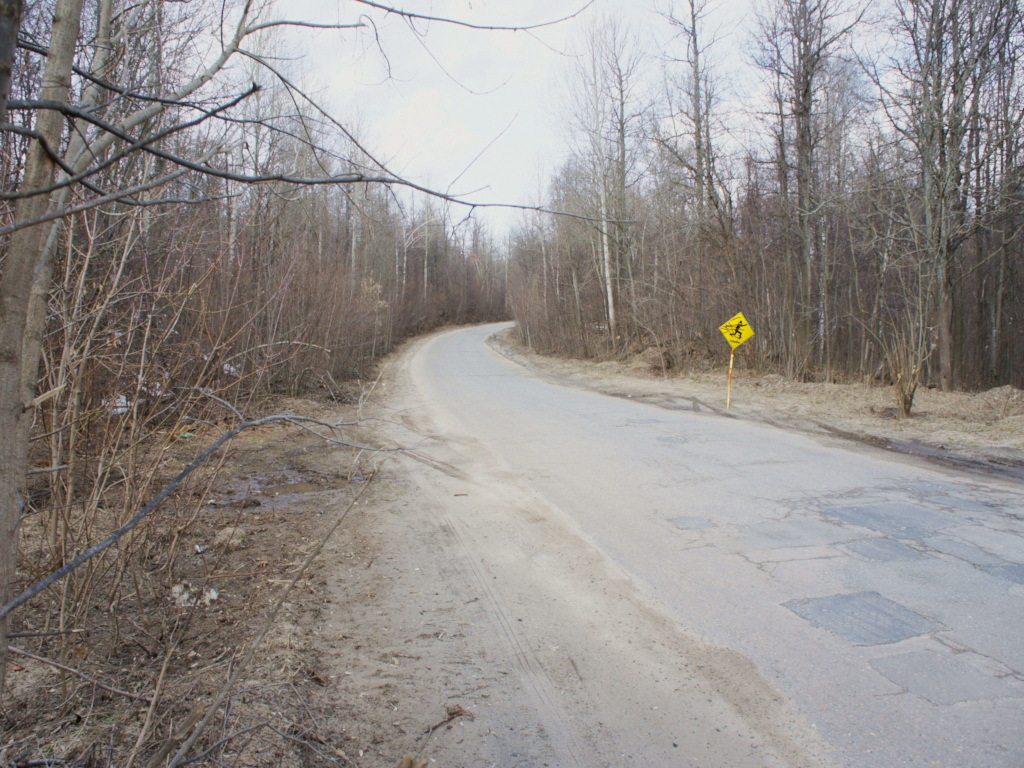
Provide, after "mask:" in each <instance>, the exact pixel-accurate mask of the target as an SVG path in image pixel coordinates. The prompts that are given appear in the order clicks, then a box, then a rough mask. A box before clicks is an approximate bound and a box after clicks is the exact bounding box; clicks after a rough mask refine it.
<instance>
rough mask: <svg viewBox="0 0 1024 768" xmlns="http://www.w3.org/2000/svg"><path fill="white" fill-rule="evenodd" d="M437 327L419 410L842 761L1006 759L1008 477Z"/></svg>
mask: <svg viewBox="0 0 1024 768" xmlns="http://www.w3.org/2000/svg"><path fill="white" fill-rule="evenodd" d="M495 329H496V327H495V326H485V327H479V328H471V329H466V330H461V331H457V332H453V333H448V334H444V335H441V336H439V337H437V338H436V339H434V340H433V341H432V343H431V345H430V348H429V353H428V354H425V355H424V359H423V362H422V370H421V371H420V374H419V377H420V381H421V386H422V387H423V388H424V389H425V393H426V395H427V396H428V398H429V399H430V401H431V403H432V407H433V408H435V409H443V410H445V411H446V412H447V413H448V414H449V416H450V418H451V420H452V423H453V424H456V425H458V428H459V429H460V430H464V431H465V433H467V434H472V435H474V436H475V438H476V439H477V440H478V441H479V442H480V444H482V445H483V446H484V449H485V450H486V451H488V452H489V453H490V454H493V457H494V459H495V461H497V462H499V463H500V464H501V466H502V467H503V468H504V469H505V470H506V471H507V472H508V473H509V475H510V476H513V477H515V478H516V482H518V483H520V484H523V485H525V486H528V487H529V489H530V491H531V492H532V493H536V494H538V495H539V496H541V497H542V498H544V499H545V500H546V501H547V502H549V503H551V504H553V505H555V506H556V507H558V508H559V509H560V510H562V511H563V512H564V513H565V514H567V515H568V516H570V517H571V518H572V519H573V520H574V521H575V523H576V524H577V525H578V528H579V532H580V535H581V536H583V537H584V538H585V539H586V540H587V541H588V542H589V543H591V544H593V545H595V546H596V547H597V548H598V549H600V551H601V552H603V553H604V554H605V555H606V556H607V557H608V558H610V559H612V560H613V561H614V562H615V563H616V564H617V565H618V566H619V567H621V569H622V570H624V571H625V572H626V573H628V574H629V576H630V577H631V578H632V580H633V581H634V582H635V583H636V585H637V586H638V588H639V590H640V591H641V592H642V593H643V594H644V595H645V596H647V597H649V598H650V599H652V600H653V601H655V602H656V603H657V604H658V605H659V606H660V607H661V608H663V609H664V610H665V611H666V612H668V613H669V614H671V616H672V617H673V618H674V619H675V620H677V621H678V622H679V623H680V624H681V625H682V626H683V627H685V628H687V629H688V630H692V631H694V632H697V633H699V634H700V635H701V636H702V637H704V638H706V639H707V640H708V641H709V642H711V643H715V644H718V645H720V646H723V647H727V648H730V649H733V650H735V651H738V652H740V653H741V654H743V655H744V656H746V657H747V658H748V659H750V660H751V661H752V662H753V663H754V664H756V666H757V668H758V669H759V670H760V671H761V673H762V674H763V675H764V676H765V677H766V678H768V679H769V680H771V681H772V682H773V683H774V684H775V685H777V686H778V687H779V688H780V689H781V691H783V692H784V693H785V695H786V696H787V697H789V698H790V699H791V700H792V702H793V703H794V704H795V705H796V707H797V709H798V710H799V712H800V713H801V714H802V715H803V717H804V718H806V720H807V722H808V723H810V725H811V726H812V727H813V729H814V730H815V731H816V732H817V733H818V734H819V735H820V736H821V737H822V739H823V740H824V741H825V742H826V743H827V744H828V746H829V748H830V750H831V758H832V759H833V760H834V761H835V762H836V763H838V764H840V765H845V766H858V767H859V766H879V767H880V766H972V767H973V768H982V767H988V766H992V767H995V766H1006V767H1007V768H1009V767H1010V766H1014V767H1015V768H1019V766H1021V765H1024V641H1022V640H1024V638H1022V630H1024V485H1022V484H1021V483H1019V482H1015V481H1012V480H1002V479H996V478H986V477H983V476H980V475H971V474H964V473H961V472H958V471H954V470H943V469H939V468H936V467H935V466H934V465H928V464H925V463H924V462H922V461H920V460H916V459H913V458H908V457H900V456H897V455H894V454H892V453H887V452H883V451H881V450H878V449H874V448H871V447H868V446H863V445H857V444H853V443H849V442H846V441H843V440H840V439H836V438H831V437H821V436H808V435H805V434H797V433H794V432H788V431H785V430H783V429H779V428H776V427H773V426H769V425H766V424H763V423H755V422H753V421H746V420H742V419H735V418H729V419H727V418H723V417H722V416H720V415H718V414H715V413H711V412H708V411H707V410H700V411H699V412H696V411H694V412H691V411H684V410H679V409H678V408H674V409H671V410H670V409H664V408H659V407H657V406H656V405H651V404H648V403H637V402H630V401H629V400H628V399H622V398H613V397H608V396H604V395H601V394H598V393H595V392H592V391H586V390H583V389H576V388H572V387H569V386H560V385H557V384H554V383H552V382H551V381H549V380H546V379H545V378H543V377H541V376H538V375H536V374H534V373H531V372H529V371H527V370H525V369H523V368H522V367H520V366H518V365H516V364H514V363H511V362H509V361H508V360H505V359H504V358H502V357H500V356H499V355H497V354H496V353H495V352H494V351H493V350H491V349H490V348H488V347H487V346H486V344H485V339H486V337H487V336H488V335H489V334H491V333H493V332H494V331H495Z"/></svg>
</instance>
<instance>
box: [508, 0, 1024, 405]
mask: <svg viewBox="0 0 1024 768" xmlns="http://www.w3.org/2000/svg"><path fill="white" fill-rule="evenodd" d="M714 10H715V6H714V4H712V3H709V2H706V0H684V1H683V2H678V3H676V4H675V5H674V6H673V8H672V13H671V14H669V15H666V16H665V17H663V20H662V31H663V32H665V33H666V38H668V42H666V43H665V45H664V49H663V50H658V49H657V48H652V46H651V45H650V43H649V38H647V37H641V36H640V34H639V31H638V30H637V29H636V28H631V27H630V25H629V24H628V23H627V22H626V21H624V20H621V19H606V20H604V21H601V22H597V23H595V24H594V25H593V26H592V28H591V30H590V33H589V36H588V37H587V38H586V40H585V42H584V44H582V45H581V46H580V47H579V49H578V51H577V54H578V65H577V67H576V69H575V72H574V73H573V74H571V75H570V76H569V77H568V79H567V81H566V83H565V89H564V90H565V93H566V99H565V101H566V103H567V104H568V105H569V107H568V108H567V110H566V115H565V124H566V128H567V131H568V132H569V133H570V134H571V136H572V137H573V142H574V145H573V146H574V151H573V154H572V156H571V158H570V159H569V160H567V161H566V162H565V163H564V165H562V166H561V167H560V168H559V169H558V170H557V172H556V173H555V174H554V175H553V176H552V178H551V179H550V183H549V187H548V189H549V191H548V197H547V199H546V200H545V203H546V204H547V205H549V206H551V207H553V208H557V209H560V210H565V211H571V212H574V213H577V214H582V215H586V216H589V217H590V218H591V219H592V220H591V221H585V220H582V219H571V218H564V217H563V218H548V217H541V216H536V217H534V218H533V219H532V220H529V221H526V222H524V223H523V225H522V226H520V227H519V229H518V230H517V231H516V232H515V233H514V236H513V239H512V243H511V256H510V259H511V261H510V268H509V283H510V287H509V301H510V305H511V307H512V309H513V312H514V315H515V319H516V321H517V322H518V326H519V329H520V330H519V333H520V335H521V338H522V340H523V341H524V342H526V343H527V344H529V345H530V346H531V347H532V348H533V349H535V350H537V351H540V352H543V353H548V354H556V355H568V356H573V357H580V358H597V359H620V360H622V359H626V358H628V357H630V356H633V355H637V354H640V353H645V354H647V355H649V356H654V357H656V358H657V359H658V361H659V364H660V365H661V366H663V367H664V368H665V369H683V370H685V369H686V368H687V367H688V366H692V365H697V366H700V365H702V364H704V362H705V361H707V360H715V361H718V362H719V363H721V361H722V360H723V359H725V358H726V356H727V354H728V351H729V347H728V346H727V345H726V344H725V343H724V342H723V340H722V338H721V336H720V334H719V332H718V327H719V326H720V325H721V324H722V323H724V322H725V321H726V320H728V319H729V318H730V317H732V316H733V315H734V314H735V313H736V312H738V311H742V312H743V313H744V314H745V316H746V317H747V318H748V320H749V321H750V323H751V324H752V326H753V327H754V329H755V331H756V333H757V335H756V336H755V338H754V339H753V340H752V341H751V342H749V343H748V344H746V345H745V346H744V347H742V348H741V349H740V351H739V353H738V354H737V362H738V364H740V365H746V366H750V367H753V368H755V369H757V370H759V371H765V372H771V373H780V374H782V375H784V376H786V377H787V378H789V379H792V380H796V381H835V380H860V381H869V382H870V381H874V382H879V383H885V384H888V385H892V391H893V393H894V406H895V407H896V409H897V412H898V415H900V416H903V417H905V416H908V415H910V414H911V412H912V408H913V404H914V395H915V392H917V391H918V389H919V388H921V387H925V386H929V387H938V388H940V389H942V390H944V391H950V390H956V389H963V388H965V389H987V388H991V387H998V386H1003V385H1012V386H1015V387H1021V386H1022V385H1024V337H1022V334H1020V333H1019V332H1018V331H1017V329H1016V327H1017V325H1019V323H1020V322H1021V319H1022V309H1024V271H1022V269H1021V264H1022V263H1024V260H1022V249H1024V238H1022V237H1021V233H1022V228H1024V197H1022V194H1021V193H1022V187H1021V184H1022V173H1024V163H1022V142H1024V131H1022V130H1021V121H1022V117H1024V91H1022V86H1024V71H1022V69H1021V62H1022V61H1024V57H1022V55H1021V54H1022V52H1024V14H1022V10H1021V7H1020V4H1019V3H1017V2H1013V1H1012V0H979V1H978V2H959V0H895V2H892V3H883V4H880V5H879V4H872V5H870V6H869V5H867V4H861V5H858V4H856V3H848V2H841V1H840V0H769V1H768V2H764V3H760V4H758V5H757V6H756V13H757V16H756V21H755V23H754V24H753V30H752V32H751V34H750V35H749V36H748V37H745V38H744V39H743V41H742V43H737V41H736V40H735V39H731V40H730V39H729V38H730V36H732V37H733V38H734V37H735V34H734V33H732V30H731V29H722V28H719V27H717V26H716V25H715V23H714V22H713V21H711V20H709V18H710V17H711V16H710V15H711V12H712V11H714ZM739 50H743V51H744V52H745V55H746V56H747V58H748V59H749V62H750V64H751V65H752V66H753V67H754V69H755V71H756V72H758V73H759V75H760V77H759V80H758V81H756V82H753V81H752V82H737V81H735V80H731V79H729V74H728V73H730V72H734V71H735V67H734V66H733V67H727V66H725V65H727V64H729V65H731V64H732V62H728V61H726V58H727V57H728V56H730V55H734V54H735V53H736V52H737V51H739ZM657 66H661V67H662V68H663V77H662V81H661V84H660V86H656V87H652V86H651V84H650V83H651V77H650V72H651V70H652V69H654V68H656V67H657Z"/></svg>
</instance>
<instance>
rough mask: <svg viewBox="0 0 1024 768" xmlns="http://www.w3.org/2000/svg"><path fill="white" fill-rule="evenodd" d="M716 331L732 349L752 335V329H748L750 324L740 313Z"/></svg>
mask: <svg viewBox="0 0 1024 768" xmlns="http://www.w3.org/2000/svg"><path fill="white" fill-rule="evenodd" d="M718 330H720V331H721V332H722V335H723V336H725V340H726V341H728V342H729V346H731V347H732V348H733V349H736V347H738V346H739V345H740V344H742V343H743V342H744V341H746V340H747V339H749V338H750V337H751V336H753V335H754V329H753V328H751V327H750V323H748V322H747V318H745V317H744V316H743V313H742V312H739V313H737V314H736V316H735V317H734V318H732V319H731V320H728V321H727V322H726V323H725V324H724V325H722V327H721V328H719V329H718Z"/></svg>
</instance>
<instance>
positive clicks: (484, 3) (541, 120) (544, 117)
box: [279, 0, 749, 236]
mask: <svg viewBox="0 0 1024 768" xmlns="http://www.w3.org/2000/svg"><path fill="white" fill-rule="evenodd" d="M395 5H397V6H399V7H401V8H404V9H407V10H410V11H414V12H417V13H423V14H428V15H432V16H443V17H450V18H457V19H460V20H463V21H468V22H471V23H474V24H486V25H495V26H514V25H526V24H536V23H539V22H542V21H547V20H552V19H557V18H561V17H563V16H567V15H570V14H572V13H575V12H577V11H580V9H582V8H584V6H586V0H515V2H512V1H510V0H395ZM670 5H671V0H595V2H593V3H592V4H591V5H590V7H589V8H586V9H585V10H583V12H582V13H581V14H580V16H578V17H577V18H575V19H572V20H569V21H566V22H564V23H562V24H558V25H555V26H551V27H547V28H544V29H540V30H536V31H532V32H502V31H476V30H470V29H465V28H460V27H455V26H452V25H448V24H442V23H436V22H433V23H426V22H423V23H418V24H417V25H416V29H417V32H418V34H417V33H414V32H413V31H412V30H411V29H410V28H409V23H408V22H407V21H405V20H403V19H401V18H398V17H396V16H393V15H392V16H390V17H386V16H384V15H383V14H381V13H378V12H373V11H372V10H371V9H369V8H366V7H365V6H360V5H358V4H356V3H353V2H350V0H288V2H281V3H280V4H279V8H280V11H279V12H280V13H281V14H283V15H286V17H287V18H290V19H298V20H304V21H316V22H328V23H335V22H341V23H352V22H354V21H357V20H358V19H359V17H360V15H362V14H363V13H364V12H365V15H366V16H367V17H368V18H372V19H373V20H374V22H375V29H376V37H377V39H379V41H380V46H379V48H378V47H377V45H376V43H375V42H374V36H373V35H371V34H368V33H366V32H355V31H351V30H349V31H323V32H311V31H309V30H303V31H302V32H301V36H300V38H299V39H301V40H302V41H303V43H302V50H301V51H299V53H300V54H301V56H302V64H301V66H302V69H303V70H304V71H305V72H306V73H307V82H309V83H310V84H311V85H312V86H313V87H314V88H318V89H319V97H320V99H321V100H322V101H323V102H325V103H327V104H329V105H330V107H331V109H332V111H333V112H334V114H335V116H337V117H338V118H340V119H341V120H342V122H344V123H346V124H350V125H356V126H358V131H359V133H360V136H361V137H362V138H363V139H364V140H365V141H366V142H367V144H368V146H370V147H371V148H372V149H374V150H375V151H376V152H377V153H378V157H381V158H383V159H385V160H387V161H389V163H390V165H391V170H393V171H394V172H396V173H401V174H404V175H405V176H406V177H408V178H411V179H412V180H414V181H417V182H419V183H423V184H425V185H427V186H430V187H432V188H436V189H441V190H450V191H451V192H453V193H456V194H459V195H463V196H465V197H467V198H468V199H472V200H474V201H479V202H513V203H526V204H529V203H536V202H539V201H540V200H541V197H542V193H543V188H544V186H545V184H546V181H547V179H548V178H549V177H550V175H551V173H552V172H553V171H554V170H555V168H557V166H558V165H559V164H560V163H561V162H562V160H564V158H565V157H566V153H567V136H566V132H565V128H564V119H563V118H564V110H563V109H562V106H561V104H562V102H563V101H564V87H565V86H564V83H565V80H566V77H567V73H568V71H569V69H570V67H571V53H572V51H573V47H574V46H578V45H579V42H580V41H581V40H582V38H583V37H584V36H585V33H586V29H587V27H588V25H590V24H592V23H593V22H594V21H595V20H597V19H598V18H599V17H601V16H602V15H618V16H621V17H622V18H624V19H627V20H628V21H629V23H630V24H631V25H633V26H635V28H636V30H637V33H638V34H639V35H641V36H642V37H643V38H644V39H645V40H646V41H647V43H646V44H647V47H648V49H649V50H650V51H651V53H652V54H655V55H656V54H658V53H659V50H658V49H659V47H660V44H659V41H658V39H657V38H658V37H659V36H660V37H661V38H664V32H665V28H666V26H667V25H666V24H665V23H664V21H663V20H661V19H660V17H659V16H658V15H657V13H656V11H657V10H658V9H662V10H664V9H665V8H666V7H668V6H670ZM718 5H719V6H727V8H726V7H719V8H718V10H717V11H716V13H717V17H716V18H715V20H714V26H715V28H717V29H719V30H720V35H722V36H723V37H724V38H725V39H724V42H723V45H722V49H723V50H725V49H726V47H728V48H729V49H731V50H733V51H736V50H739V48H740V44H739V41H741V39H742V35H743V33H742V31H741V29H740V28H741V27H742V23H743V21H744V16H745V14H744V13H743V9H744V8H747V7H749V5H748V2H747V0H738V1H737V0H725V1H724V2H721V3H718ZM730 9H731V10H730ZM289 48H291V46H289ZM289 53H292V51H291V50H289ZM724 58H725V60H724V61H723V62H722V63H723V65H724V66H725V67H726V68H727V69H728V68H729V67H730V66H732V65H733V64H735V62H730V61H729V60H728V59H729V57H728V56H726V57H724ZM740 58H742V57H740ZM478 215H479V216H480V217H481V218H483V219H484V220H486V221H488V223H489V224H490V225H491V229H492V231H493V232H494V234H496V235H498V236H501V235H502V234H503V233H504V231H505V230H506V229H507V227H508V224H509V222H510V221H512V220H513V219H514V218H515V217H516V215H517V214H513V213H497V212H481V213H479V214H478Z"/></svg>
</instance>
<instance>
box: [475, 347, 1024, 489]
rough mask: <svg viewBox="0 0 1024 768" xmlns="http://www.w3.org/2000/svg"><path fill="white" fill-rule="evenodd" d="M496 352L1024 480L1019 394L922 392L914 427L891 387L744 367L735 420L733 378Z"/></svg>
mask: <svg viewBox="0 0 1024 768" xmlns="http://www.w3.org/2000/svg"><path fill="white" fill-rule="evenodd" d="M491 345H492V346H493V347H494V348H495V349H496V350H497V351H499V352H500V353H501V354H503V355H505V356H506V357H508V358H509V359H511V360H514V361H516V362H518V363H520V364H522V365H525V366H527V367H529V368H531V369H533V370H535V371H538V372H541V373H543V374H545V375H547V376H549V377H552V378H553V379H554V380H555V381H558V380H562V381H571V382H573V383H575V384H576V385H579V384H583V385H585V386H588V387H590V388H592V389H595V390H597V391H600V392H604V393H605V394H610V395H616V396H620V397H629V398H634V399H641V400H644V401H646V402H650V403H652V404H655V405H661V406H663V407H667V408H685V409H687V410H689V409H697V410H699V409H701V408H704V409H707V410H712V411H715V412H719V413H722V414H723V415H724V414H726V413H728V414H729V415H732V416H734V417H736V418H743V419H754V420H758V421H764V422H767V423H770V424H776V425H778V426H782V427H785V428H788V429H797V430H802V431H807V432H814V433H828V434H832V435H835V436H839V437H845V438H848V439H852V440H857V441H860V442H866V443H869V444H872V445H876V446H879V447H883V448H887V449H890V450H894V451H899V452H901V453H909V454H915V455H919V456H922V457H925V458H927V459H930V460H933V461H937V462H939V463H943V464H947V465H951V466H956V467H959V468H962V469H968V470H974V471H981V472H989V473H995V474H999V475H1005V476H1009V477H1016V478H1018V479H1024V391H1022V390H1019V389H1016V388H1014V387H1010V386H1004V387H998V388H995V389H990V390H988V391H987V392H977V393H970V392H942V391H940V390H938V389H921V390H919V391H918V392H917V395H916V397H915V398H914V411H913V415H912V416H911V418H909V419H897V418H896V417H895V416H896V409H895V399H894V396H893V394H892V389H891V388H890V387H887V386H878V385H866V384H863V383H854V384H825V383H802V382H795V381H790V380H788V379H786V378H785V377H783V376H779V375H775V374H758V373H756V372H755V371H752V370H749V369H746V368H744V367H742V363H741V362H738V363H737V368H736V370H735V371H734V377H733V390H732V403H731V406H732V407H731V409H730V410H729V411H728V412H726V410H725V394H726V392H725V389H726V372H725V371H724V370H721V371H690V372H687V373H673V372H671V371H669V372H668V374H669V375H668V376H666V375H665V372H664V371H662V370H661V369H660V367H658V366H657V365H652V364H651V363H650V362H648V361H646V360H645V359H644V358H643V357H642V356H641V357H639V358H636V359H634V360H630V361H626V362H616V361H610V362H592V361H586V360H565V359H559V358H551V357H545V356H543V355H538V354H536V353H534V352H532V351H531V350H530V349H528V348H527V347H525V346H524V345H522V344H520V343H519V342H518V341H516V339H515V338H514V337H513V335H512V332H511V330H505V331H502V332H500V333H498V334H496V335H495V336H493V337H491ZM737 358H738V359H739V358H740V356H739V355H738V356H737Z"/></svg>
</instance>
